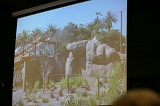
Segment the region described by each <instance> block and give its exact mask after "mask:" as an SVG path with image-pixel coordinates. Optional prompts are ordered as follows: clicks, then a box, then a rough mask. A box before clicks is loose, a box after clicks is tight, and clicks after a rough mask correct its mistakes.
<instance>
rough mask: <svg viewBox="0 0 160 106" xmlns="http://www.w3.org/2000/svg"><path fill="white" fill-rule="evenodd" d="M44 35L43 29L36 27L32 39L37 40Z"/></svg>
mask: <svg viewBox="0 0 160 106" xmlns="http://www.w3.org/2000/svg"><path fill="white" fill-rule="evenodd" d="M42 35H43V31H42V29H41V28H38V27H36V28H35V29H34V30H33V31H32V38H33V39H36V38H37V37H39V36H42Z"/></svg>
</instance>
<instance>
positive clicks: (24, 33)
mask: <svg viewBox="0 0 160 106" xmlns="http://www.w3.org/2000/svg"><path fill="white" fill-rule="evenodd" d="M28 37H29V31H28V30H23V31H22V33H19V34H18V35H17V38H16V47H18V46H19V45H21V44H22V43H26V42H28V41H27V39H28Z"/></svg>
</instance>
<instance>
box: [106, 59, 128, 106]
mask: <svg viewBox="0 0 160 106" xmlns="http://www.w3.org/2000/svg"><path fill="white" fill-rule="evenodd" d="M123 71H124V70H122V64H121V63H118V62H117V63H116V64H115V65H114V67H113V70H112V73H111V78H110V79H109V81H108V85H109V87H108V89H107V90H106V92H107V95H106V96H105V97H104V98H105V103H106V104H107V105H108V104H109V105H110V104H112V102H113V101H115V100H116V99H117V98H118V97H119V96H120V95H121V93H122V89H123V88H122V85H123V86H126V85H124V84H125V83H124V82H125V80H126V78H123V74H125V73H124V72H123Z"/></svg>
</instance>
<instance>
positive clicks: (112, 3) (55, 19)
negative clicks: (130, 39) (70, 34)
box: [17, 0, 127, 35]
mask: <svg viewBox="0 0 160 106" xmlns="http://www.w3.org/2000/svg"><path fill="white" fill-rule="evenodd" d="M109 10H111V11H112V12H114V13H115V14H116V15H117V18H118V22H117V23H115V24H113V29H119V30H120V29H121V24H120V23H121V21H120V20H121V16H120V11H122V26H123V27H122V35H126V33H127V32H126V30H127V0H90V1H86V2H82V3H78V4H74V5H71V6H65V7H62V8H58V9H54V10H50V11H46V12H43V13H38V14H35V15H30V16H27V17H22V18H19V19H18V21H17V34H18V33H21V32H22V30H24V29H25V30H29V31H30V32H32V30H33V29H35V28H36V27H38V28H42V30H44V31H45V30H46V28H47V26H48V25H49V24H53V25H56V26H57V28H61V29H63V28H64V26H66V25H68V23H69V22H73V23H74V24H78V25H79V24H84V25H86V24H87V23H90V22H93V19H95V18H96V14H95V13H96V12H101V13H102V16H100V17H99V18H100V19H101V18H104V17H105V16H106V14H107V11H109Z"/></svg>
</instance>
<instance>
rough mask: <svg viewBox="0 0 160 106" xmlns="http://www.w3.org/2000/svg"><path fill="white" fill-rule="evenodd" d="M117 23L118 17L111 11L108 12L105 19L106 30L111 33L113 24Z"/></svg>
mask: <svg viewBox="0 0 160 106" xmlns="http://www.w3.org/2000/svg"><path fill="white" fill-rule="evenodd" d="M116 22H117V16H116V15H115V14H114V13H112V12H111V11H108V12H107V15H106V18H104V23H105V28H106V29H108V31H110V30H111V28H112V23H116Z"/></svg>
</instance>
